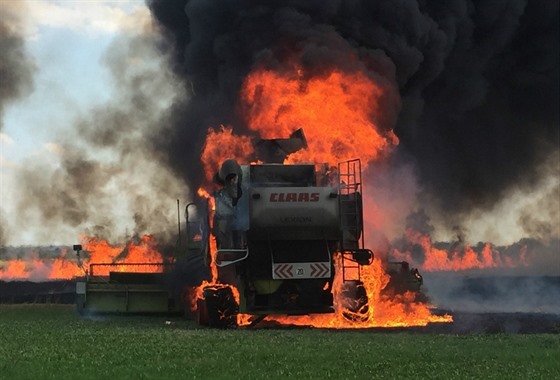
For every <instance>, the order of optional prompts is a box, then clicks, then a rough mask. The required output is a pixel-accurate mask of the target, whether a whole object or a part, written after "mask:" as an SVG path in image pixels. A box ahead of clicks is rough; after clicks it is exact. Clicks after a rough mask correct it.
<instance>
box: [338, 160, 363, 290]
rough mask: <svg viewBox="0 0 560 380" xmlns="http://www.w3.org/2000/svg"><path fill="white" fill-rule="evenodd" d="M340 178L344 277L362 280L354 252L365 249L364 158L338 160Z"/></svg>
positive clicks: (346, 279)
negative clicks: (363, 208) (361, 159)
mask: <svg viewBox="0 0 560 380" xmlns="http://www.w3.org/2000/svg"><path fill="white" fill-rule="evenodd" d="M338 177H339V180H338V194H339V196H338V207H339V215H340V228H341V238H340V243H341V253H342V273H343V280H344V281H349V280H360V268H361V265H360V264H359V263H358V262H357V261H356V260H355V256H354V252H356V250H359V249H363V248H364V240H363V222H362V219H363V217H362V164H361V161H360V160H359V159H355V160H349V161H345V162H341V163H339V164H338ZM349 273H352V274H353V275H350V274H349Z"/></svg>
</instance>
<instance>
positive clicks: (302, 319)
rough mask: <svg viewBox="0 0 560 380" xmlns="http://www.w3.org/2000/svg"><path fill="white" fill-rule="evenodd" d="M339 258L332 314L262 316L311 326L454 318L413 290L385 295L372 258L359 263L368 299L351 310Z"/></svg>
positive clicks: (380, 273)
mask: <svg viewBox="0 0 560 380" xmlns="http://www.w3.org/2000/svg"><path fill="white" fill-rule="evenodd" d="M341 266H342V264H341V260H340V258H338V259H337V260H336V261H335V267H336V268H337V269H338V270H337V271H336V275H335V280H334V285H333V296H334V309H335V312H334V314H311V315H303V316H283V315H274V316H268V317H266V318H265V319H264V320H265V321H270V322H276V323H280V324H285V325H294V326H310V327H317V328H333V329H365V328H374V327H412V326H426V325H428V324H429V323H442V322H443V323H448V322H453V317H452V316H451V315H447V314H446V315H443V316H438V315H434V314H433V313H432V309H431V307H430V305H428V304H426V303H424V302H419V301H416V294H415V293H414V292H412V291H408V292H405V293H404V294H392V295H384V294H383V292H382V291H383V290H384V289H385V287H386V286H387V284H388V282H389V275H388V274H387V273H386V272H385V269H384V267H383V263H382V261H381V260H380V259H378V258H375V259H374V260H373V263H372V264H371V265H369V266H364V267H362V269H361V270H362V273H361V277H362V282H363V287H364V289H365V292H366V294H367V302H366V303H365V304H364V305H362V306H361V307H360V308H359V309H358V310H357V311H350V310H349V309H348V308H347V305H348V304H350V303H352V302H355V300H350V299H347V297H346V296H345V292H344V290H345V286H347V283H345V282H344V281H343V278H342V269H341Z"/></svg>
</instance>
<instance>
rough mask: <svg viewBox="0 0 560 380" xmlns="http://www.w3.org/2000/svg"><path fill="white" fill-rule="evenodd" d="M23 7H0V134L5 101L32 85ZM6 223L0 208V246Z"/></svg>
mask: <svg viewBox="0 0 560 380" xmlns="http://www.w3.org/2000/svg"><path fill="white" fill-rule="evenodd" d="M23 8H24V7H23V6H21V4H18V3H16V2H8V3H5V4H2V9H0V51H1V52H2V54H1V55H0V137H2V136H1V133H2V129H3V127H4V123H3V120H4V109H5V107H6V105H7V104H8V103H9V102H11V101H14V100H16V99H18V98H20V97H22V96H24V95H25V94H27V93H28V92H29V91H30V90H31V88H32V87H33V73H34V69H35V67H34V65H33V63H32V62H31V60H30V59H29V58H28V57H27V55H26V53H25V49H24V39H23V34H22V26H21V15H22V13H23V11H24V9H23ZM1 143H2V141H1V138H0V144H1ZM1 158H2V157H0V159H1ZM0 191H1V187H0ZM7 226H8V223H7V217H6V216H5V212H4V210H2V208H0V246H3V245H4V244H5V243H6V241H7V238H8V236H7V235H8V233H9V231H8V228H7Z"/></svg>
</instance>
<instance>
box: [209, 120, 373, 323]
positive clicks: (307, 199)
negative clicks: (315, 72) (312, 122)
mask: <svg viewBox="0 0 560 380" xmlns="http://www.w3.org/2000/svg"><path fill="white" fill-rule="evenodd" d="M306 146H307V143H306V141H305V137H304V135H303V131H302V130H298V131H296V132H294V133H293V134H292V135H291V136H290V138H289V139H279V140H261V141H259V142H258V143H257V144H256V149H255V150H256V152H257V155H259V156H258V157H257V158H258V160H259V161H260V162H265V163H263V164H258V165H239V164H238V163H237V162H236V161H235V160H233V159H229V160H226V161H224V162H223V164H222V166H221V167H220V169H219V171H218V173H217V174H216V177H215V179H216V182H218V183H219V184H221V185H222V187H221V189H220V190H218V191H216V192H215V193H214V208H215V209H214V210H210V211H211V213H213V216H212V217H211V218H209V222H210V224H211V229H210V230H211V235H212V237H213V238H214V239H215V248H214V250H215V252H214V255H213V256H214V263H215V265H216V267H217V279H215V280H217V281H215V283H214V284H212V285H208V286H206V287H205V288H204V289H203V294H204V297H203V299H200V300H199V302H198V313H199V321H200V322H201V323H203V324H208V325H210V326H215V327H227V326H229V325H231V324H233V323H234V322H233V321H234V320H235V318H234V317H233V316H232V315H230V314H232V313H237V312H241V313H248V314H253V315H260V316H263V315H267V314H288V315H300V314H310V313H331V312H334V308H333V294H332V289H333V282H334V278H335V270H339V271H342V277H343V280H344V281H345V282H347V283H348V284H349V288H352V289H354V293H360V294H359V298H360V299H361V300H362V301H363V296H364V295H363V294H361V292H359V291H356V289H359V287H360V285H361V280H360V268H361V266H363V265H369V264H371V262H372V260H373V253H372V251H371V250H369V249H366V248H364V239H363V217H362V181H361V163H360V160H351V161H346V162H344V163H340V164H338V166H336V167H332V166H329V165H326V164H319V165H316V164H289V165H288V164H282V162H283V161H284V159H285V158H286V156H287V155H289V154H291V153H293V152H295V151H297V150H299V149H301V148H304V147H306ZM211 246H212V245H211V244H209V247H211ZM335 261H338V262H337V264H340V265H336V266H335ZM218 284H221V285H218ZM224 288H226V289H225V290H224ZM233 302H235V305H233V304H232V303H233ZM365 302H366V303H367V300H366V301H365ZM362 303H363V302H362ZM358 304H360V302H358ZM217 309H220V310H217ZM358 309H359V308H358ZM358 309H356V310H353V311H358ZM213 316H219V318H215V317H213Z"/></svg>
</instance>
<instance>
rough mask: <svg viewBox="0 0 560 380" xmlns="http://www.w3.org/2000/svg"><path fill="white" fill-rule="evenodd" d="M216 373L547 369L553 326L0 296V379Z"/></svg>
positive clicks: (407, 374)
mask: <svg viewBox="0 0 560 380" xmlns="http://www.w3.org/2000/svg"><path fill="white" fill-rule="evenodd" d="M167 321H171V323H166V322H167ZM220 378H221V379H276V378H290V379H298V378H299V379H303V378H316V379H319V378H320V379H323V378H332V379H352V378H357V379H373V378H385V379H395V378H399V379H463V378H464V379H468V378H470V379H472V378H476V379H554V378H560V335H552V334H550V335H549V334H546V335H544V334H543V335H507V334H492V335H460V336H457V335H434V334H421V333H409V332H398V333H395V332H383V331H379V330H375V331H371V330H369V331H334V330H316V329H260V330H258V329H256V330H250V329H238V330H225V331H224V330H211V329H205V328H198V327H197V326H196V325H194V323H193V322H190V321H186V320H182V319H181V318H174V319H171V320H170V319H169V318H166V317H125V316H111V317H97V318H82V317H80V316H79V315H78V314H77V313H76V312H75V311H74V309H73V308H72V307H71V306H61V305H52V306H49V305H0V379H114V380H117V379H118V380H121V379H220Z"/></svg>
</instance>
